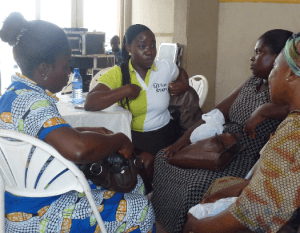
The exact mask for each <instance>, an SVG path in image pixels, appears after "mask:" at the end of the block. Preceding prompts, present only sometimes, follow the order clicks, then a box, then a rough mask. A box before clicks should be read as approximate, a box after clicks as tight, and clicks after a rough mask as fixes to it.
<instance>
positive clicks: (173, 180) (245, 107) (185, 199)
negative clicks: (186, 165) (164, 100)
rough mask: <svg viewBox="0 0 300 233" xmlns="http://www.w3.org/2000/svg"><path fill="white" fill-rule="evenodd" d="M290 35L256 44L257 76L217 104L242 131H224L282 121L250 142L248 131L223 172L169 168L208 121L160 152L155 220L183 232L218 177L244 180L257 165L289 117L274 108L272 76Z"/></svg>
mask: <svg viewBox="0 0 300 233" xmlns="http://www.w3.org/2000/svg"><path fill="white" fill-rule="evenodd" d="M291 35H292V32H289V31H286V30H279V29H278V30H271V31H268V32H266V33H265V34H263V35H262V36H261V37H260V38H259V39H258V41H257V43H256V46H255V50H254V56H253V57H251V59H250V60H251V66H250V68H251V70H252V73H253V76H252V77H250V78H249V79H247V80H246V81H245V82H244V83H243V84H242V85H240V86H239V87H238V88H237V89H235V90H234V91H233V92H232V93H231V94H230V95H229V96H228V97H227V98H226V99H225V100H223V101H222V102H221V103H220V104H218V105H217V106H216V108H217V109H219V110H220V111H221V112H222V113H223V115H224V117H225V120H226V121H227V122H229V121H230V122H235V123H237V124H239V125H240V127H237V126H236V125H233V124H230V125H227V126H225V128H224V131H225V132H228V131H230V132H234V133H240V132H241V130H242V129H243V127H244V125H245V123H246V121H247V119H249V117H250V119H251V118H252V117H254V115H256V114H259V113H260V114H262V115H264V116H266V117H264V118H277V119H266V120H264V121H263V122H261V123H260V124H258V125H257V127H256V128H255V138H251V137H250V136H249V134H248V132H246V131H244V132H243V137H242V138H241V140H240V142H241V144H242V145H246V146H247V147H246V149H245V150H243V151H242V152H241V153H240V154H239V155H238V156H236V157H235V159H234V160H233V161H232V162H231V163H230V164H229V165H228V166H227V167H226V168H225V169H224V170H223V171H222V172H215V171H212V170H204V169H181V168H177V167H174V166H172V165H169V164H168V163H167V159H166V158H165V157H169V156H172V155H173V154H175V153H176V152H177V151H179V150H180V149H181V148H183V147H185V146H186V145H188V144H190V139H189V137H190V135H191V133H192V131H193V130H194V129H195V128H196V127H197V126H198V125H200V124H202V123H203V121H202V120H201V121H199V122H198V124H196V126H194V127H192V128H191V129H190V130H188V131H187V132H186V133H185V134H184V135H183V136H182V137H181V138H180V139H179V140H178V141H177V142H176V143H175V144H174V145H172V146H170V147H168V148H166V149H165V150H164V151H160V152H159V153H158V155H157V156H156V161H155V167H154V181H153V188H154V191H153V196H152V204H153V206H154V211H155V216H156V220H157V221H158V222H159V223H161V224H162V226H163V227H165V229H166V230H168V231H169V232H172V233H175V232H181V231H182V228H183V225H184V222H185V220H186V214H187V212H188V209H189V208H191V207H192V206H193V205H195V204H196V203H197V202H199V200H201V198H202V196H203V195H204V193H205V192H206V190H207V189H208V187H209V186H210V184H211V183H212V181H214V180H215V179H216V178H219V177H224V176H237V177H245V175H246V174H247V173H248V171H249V170H250V169H251V168H252V166H253V165H254V164H255V163H256V161H257V159H258V152H259V151H260V149H261V148H262V147H263V146H264V145H265V144H266V142H267V141H268V139H269V135H270V134H271V133H272V132H273V131H274V130H275V129H276V128H277V126H278V125H279V123H280V122H281V120H278V119H284V117H285V116H287V114H288V112H287V109H286V108H285V107H277V108H273V107H272V106H270V105H272V104H270V102H271V101H270V93H269V84H268V76H269V73H270V72H271V70H272V68H273V63H274V61H275V59H276V57H277V55H278V54H279V53H280V51H281V49H282V48H283V47H284V45H285V42H286V40H287V39H288V38H289V37H290V36H291ZM266 103H267V104H266ZM270 109H271V111H270ZM254 118H255V117H254ZM255 119H256V118H255ZM241 127H242V128H241Z"/></svg>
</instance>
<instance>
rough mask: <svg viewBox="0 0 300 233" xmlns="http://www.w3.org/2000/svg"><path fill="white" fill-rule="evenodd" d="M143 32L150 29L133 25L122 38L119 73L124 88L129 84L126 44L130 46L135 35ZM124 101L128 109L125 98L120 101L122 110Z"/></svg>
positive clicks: (127, 101)
mask: <svg viewBox="0 0 300 233" xmlns="http://www.w3.org/2000/svg"><path fill="white" fill-rule="evenodd" d="M143 31H150V32H152V31H151V30H150V28H148V27H146V26H145V25H142V24H134V25H131V26H130V27H129V28H128V29H127V30H126V33H125V35H124V37H123V45H122V58H123V62H122V64H121V65H120V67H121V71H122V85H123V86H125V85H127V84H129V83H130V73H129V66H128V62H129V59H130V55H129V53H128V51H127V50H126V44H131V42H132V41H133V40H134V38H136V37H137V35H139V34H140V33H141V32H143ZM124 101H126V105H127V107H128V110H130V109H129V100H128V97H126V98H125V99H123V100H121V101H120V103H121V106H122V107H123V108H125V103H124Z"/></svg>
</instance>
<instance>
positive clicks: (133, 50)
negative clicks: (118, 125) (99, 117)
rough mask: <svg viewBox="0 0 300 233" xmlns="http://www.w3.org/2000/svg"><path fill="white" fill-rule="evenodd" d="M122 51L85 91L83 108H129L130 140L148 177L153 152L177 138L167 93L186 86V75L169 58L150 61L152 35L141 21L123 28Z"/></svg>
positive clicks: (153, 49)
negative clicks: (119, 60)
mask: <svg viewBox="0 0 300 233" xmlns="http://www.w3.org/2000/svg"><path fill="white" fill-rule="evenodd" d="M129 53H130V54H131V55H129ZM122 54H123V61H124V63H122V64H121V66H120V67H119V66H115V67H113V68H112V69H111V70H109V71H108V72H106V73H105V74H104V75H103V76H101V78H100V79H99V80H98V81H99V83H98V84H97V86H95V87H94V88H93V89H92V90H91V91H90V92H89V94H88V95H87V98H86V103H85V109H86V110H87V111H97V110H102V109H105V108H107V107H109V106H111V105H112V104H114V103H118V104H119V105H121V106H122V107H124V108H127V109H128V110H130V112H131V113H132V115H133V119H132V123H131V129H132V131H131V132H132V142H133V145H134V147H135V148H136V149H137V150H138V152H145V153H141V154H140V155H141V156H142V157H143V160H144V162H145V161H146V162H145V163H144V165H145V167H146V169H147V171H148V176H147V178H149V179H150V180H151V179H152V176H153V175H152V172H153V163H154V155H156V154H157V152H158V151H159V150H160V149H163V148H165V147H167V146H169V145H171V144H172V143H174V142H175V141H176V140H177V139H178V136H177V135H178V131H179V129H178V127H177V125H176V123H175V122H174V121H173V120H170V113H169V111H168V106H169V102H170V94H171V95H175V96H176V95H179V94H181V93H183V92H185V91H187V90H188V89H189V83H188V77H187V74H186V72H185V71H184V70H183V69H181V68H178V67H177V66H176V64H174V63H172V62H167V61H155V62H154V59H155V56H156V41H155V36H154V34H153V32H152V31H151V30H150V29H149V28H148V27H146V26H144V25H141V24H136V25H132V26H130V27H129V28H128V29H127V31H126V33H125V36H124V39H123V47H122ZM169 92H170V93H169ZM146 152H148V153H146Z"/></svg>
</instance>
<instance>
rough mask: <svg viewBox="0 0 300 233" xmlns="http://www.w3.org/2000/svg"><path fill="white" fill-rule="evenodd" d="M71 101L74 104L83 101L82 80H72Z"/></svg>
mask: <svg viewBox="0 0 300 233" xmlns="http://www.w3.org/2000/svg"><path fill="white" fill-rule="evenodd" d="M72 94H73V96H72V97H73V98H72V102H73V103H75V104H79V103H83V98H82V81H77V82H72Z"/></svg>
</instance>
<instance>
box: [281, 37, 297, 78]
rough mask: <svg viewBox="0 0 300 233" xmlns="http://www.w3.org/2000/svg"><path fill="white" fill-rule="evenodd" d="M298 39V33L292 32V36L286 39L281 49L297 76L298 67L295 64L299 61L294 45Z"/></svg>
mask: <svg viewBox="0 0 300 233" xmlns="http://www.w3.org/2000/svg"><path fill="white" fill-rule="evenodd" d="M299 41H300V34H299V33H298V34H293V36H292V37H290V38H289V39H288V40H287V42H286V44H285V47H284V50H283V54H284V57H285V60H286V61H287V63H288V65H289V67H290V68H291V69H292V71H293V72H294V73H295V74H296V75H297V76H300V67H299V66H298V65H297V63H298V64H299V63H300V54H299V52H298V51H297V47H296V45H297V44H298V43H299Z"/></svg>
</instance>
